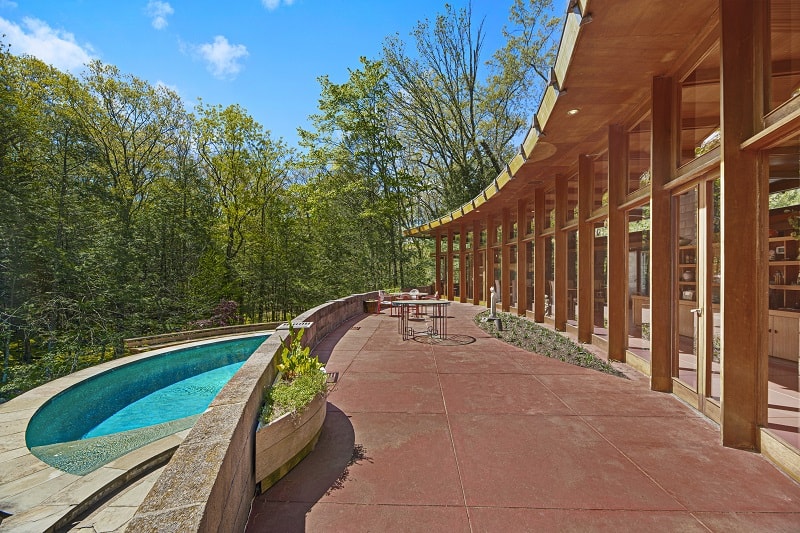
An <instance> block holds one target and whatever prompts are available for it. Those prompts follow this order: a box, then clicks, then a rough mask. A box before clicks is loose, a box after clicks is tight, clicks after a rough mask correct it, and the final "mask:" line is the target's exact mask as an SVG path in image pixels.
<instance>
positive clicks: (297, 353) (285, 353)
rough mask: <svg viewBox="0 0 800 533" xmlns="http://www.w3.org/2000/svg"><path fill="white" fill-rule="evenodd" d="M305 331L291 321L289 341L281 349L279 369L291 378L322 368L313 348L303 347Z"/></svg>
mask: <svg viewBox="0 0 800 533" xmlns="http://www.w3.org/2000/svg"><path fill="white" fill-rule="evenodd" d="M304 332H305V330H304V329H299V330H295V329H294V326H293V325H292V323H291V321H290V322H289V337H288V338H287V340H288V341H289V342H288V345H285V346H284V347H283V350H281V362H280V363H278V365H277V368H278V371H279V372H282V373H283V374H284V376H286V378H287V379H289V380H292V379H295V378H296V377H298V376H301V375H306V374H316V373H319V372H320V369H321V368H322V363H320V362H319V358H317V357H316V356H315V357H312V356H311V348H309V347H308V346H306V347H303V345H302V343H301V342H300V341H301V339H302V338H303V333H304Z"/></svg>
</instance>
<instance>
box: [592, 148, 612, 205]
mask: <svg viewBox="0 0 800 533" xmlns="http://www.w3.org/2000/svg"><path fill="white" fill-rule="evenodd" d="M592 188H593V192H594V194H593V195H592V196H593V201H592V205H593V206H594V209H595V210H597V209H601V208H603V207H604V206H607V205H608V153H607V152H606V153H603V154H602V155H600V156H599V157H598V158H597V159H595V160H594V161H593V162H592Z"/></svg>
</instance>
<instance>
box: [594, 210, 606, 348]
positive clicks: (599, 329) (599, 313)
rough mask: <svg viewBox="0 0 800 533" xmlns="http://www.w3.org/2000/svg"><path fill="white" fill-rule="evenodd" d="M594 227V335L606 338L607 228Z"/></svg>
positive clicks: (599, 225) (599, 224)
mask: <svg viewBox="0 0 800 533" xmlns="http://www.w3.org/2000/svg"><path fill="white" fill-rule="evenodd" d="M606 224H607V223H606V222H605V221H604V222H601V223H598V224H595V226H594V265H593V268H592V271H593V275H592V278H593V280H594V292H593V300H594V334H595V335H598V336H601V337H604V338H607V337H608V226H607V225H606Z"/></svg>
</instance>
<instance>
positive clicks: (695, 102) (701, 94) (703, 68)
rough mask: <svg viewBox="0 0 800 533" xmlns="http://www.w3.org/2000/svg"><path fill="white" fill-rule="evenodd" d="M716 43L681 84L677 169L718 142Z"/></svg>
mask: <svg viewBox="0 0 800 533" xmlns="http://www.w3.org/2000/svg"><path fill="white" fill-rule="evenodd" d="M719 55H720V54H719V44H716V45H714V46H713V47H712V48H711V50H709V52H708V54H706V56H705V57H704V58H703V60H702V61H701V62H700V63H699V64H698V65H697V67H696V68H695V69H694V70H693V71H692V72H691V73H690V74H689V75H688V76H687V77H686V78H685V79H684V80H683V82H681V110H680V112H681V151H680V160H679V161H678V166H681V165H684V164H686V163H688V162H689V161H691V160H693V159H694V158H696V157H698V156H701V155H703V154H705V153H708V152H710V151H711V150H713V149H714V148H716V147H717V146H719V142H720V134H719V125H720V84H719Z"/></svg>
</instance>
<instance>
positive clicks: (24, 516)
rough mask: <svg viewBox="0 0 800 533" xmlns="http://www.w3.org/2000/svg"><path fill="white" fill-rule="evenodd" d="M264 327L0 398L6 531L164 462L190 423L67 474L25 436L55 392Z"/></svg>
mask: <svg viewBox="0 0 800 533" xmlns="http://www.w3.org/2000/svg"><path fill="white" fill-rule="evenodd" d="M264 333H273V332H272V331H271V330H265V331H256V332H248V333H241V334H235V335H225V336H221V337H214V338H207V339H202V340H197V341H190V342H187V343H184V344H181V345H170V346H168V347H164V348H158V349H154V350H150V351H146V352H142V353H138V354H133V355H129V356H126V357H122V358H119V359H114V360H111V361H106V362H105V363H101V364H99V365H96V366H93V367H89V368H85V369H82V370H79V371H77V372H75V373H73V374H70V375H68V376H64V377H61V378H58V379H56V380H53V381H51V382H48V383H45V384H43V385H40V386H39V387H36V388H35V389H32V390H30V391H27V392H25V393H23V394H21V395H20V396H18V397H16V398H13V399H11V400H9V401H7V402H5V403H2V404H0V512H2V513H4V514H10V515H11V516H9V517H7V518H5V519H3V520H2V523H1V526H0V527H2V529H3V530H4V531H6V530H8V531H44V530H47V529H49V528H52V527H54V526H58V525H60V524H66V523H67V522H68V521H69V520H70V519H72V518H73V517H75V516H78V515H80V514H81V513H82V512H83V511H84V510H85V509H86V508H88V507H90V506H91V505H93V504H94V503H95V502H97V501H98V500H99V499H102V498H103V497H105V496H106V495H108V494H110V493H113V492H114V491H116V490H118V489H120V488H121V487H123V486H124V485H125V484H126V483H128V482H129V481H131V480H132V479H135V478H136V477H137V476H139V475H141V474H142V473H143V472H146V471H149V470H151V469H154V468H156V467H158V466H160V465H161V464H164V463H166V462H167V461H168V460H169V459H170V457H171V456H172V454H173V453H174V451H175V449H177V447H178V445H179V444H180V443H182V442H183V440H184V439H185V438H186V436H187V435H188V434H189V432H190V431H191V428H189V429H186V430H182V431H179V432H178V433H175V434H172V435H169V436H166V437H164V438H162V439H159V440H157V441H154V442H152V443H150V444H147V445H145V446H143V447H141V448H138V449H136V450H133V451H131V452H129V453H127V454H125V455H122V456H121V457H119V458H117V459H114V460H113V461H111V462H110V463H108V464H107V465H105V466H103V467H100V468H98V469H97V470H95V471H93V472H91V473H89V474H86V475H85V476H78V475H74V474H68V473H66V472H62V471H61V470H58V469H57V468H55V467H52V466H50V465H48V464H46V463H44V462H43V461H41V460H40V459H38V458H37V457H36V456H34V455H33V454H32V453H31V452H30V450H29V449H28V447H27V444H26V441H25V432H26V430H27V427H28V422H29V420H30V419H31V417H32V416H33V415H34V414H35V413H36V412H37V411H38V410H39V409H40V408H41V407H42V406H43V405H44V404H45V403H47V402H48V401H49V400H50V399H51V398H52V397H53V396H55V395H57V394H59V393H61V392H63V391H65V390H67V389H68V388H70V387H72V386H74V385H76V384H77V383H79V382H81V381H83V380H85V379H87V378H90V377H92V376H95V375H97V374H100V373H102V372H105V371H108V370H110V369H113V368H116V367H118V366H122V365H126V364H128V363H131V362H134V361H138V360H140V359H146V358H149V357H153V356H156V355H159V354H162V353H165V352H168V351H173V350H176V349H181V348H190V347H194V346H202V345H205V344H212V343H215V342H219V341H222V340H233V339H242V338H247V337H253V336H258V335H263V334H264ZM240 370H241V369H240ZM223 390H224V388H223ZM154 461H155V462H154ZM0 516H2V515H0Z"/></svg>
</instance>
